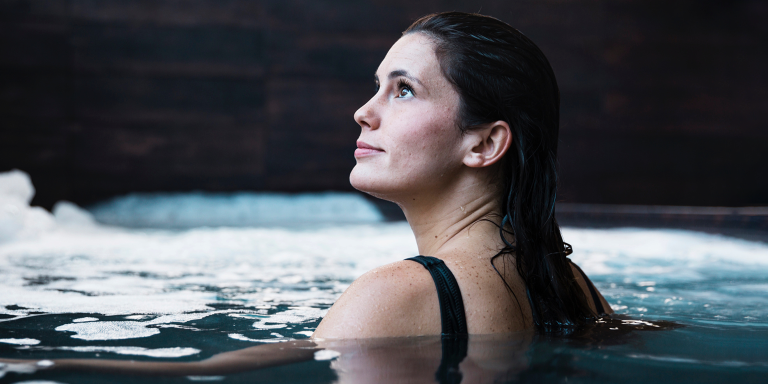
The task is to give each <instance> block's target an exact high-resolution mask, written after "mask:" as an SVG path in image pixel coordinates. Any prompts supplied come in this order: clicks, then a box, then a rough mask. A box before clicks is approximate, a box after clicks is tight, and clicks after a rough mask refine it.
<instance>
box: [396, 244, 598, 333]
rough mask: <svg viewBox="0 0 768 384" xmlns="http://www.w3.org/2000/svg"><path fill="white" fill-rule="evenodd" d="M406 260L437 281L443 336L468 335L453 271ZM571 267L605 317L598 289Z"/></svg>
mask: <svg viewBox="0 0 768 384" xmlns="http://www.w3.org/2000/svg"><path fill="white" fill-rule="evenodd" d="M406 260H413V261H415V262H417V263H419V264H421V265H423V266H424V268H426V269H427V270H428V271H429V273H430V274H431V275H432V280H434V281H435V288H437V299H438V301H440V320H441V323H442V328H443V330H442V334H443V336H449V335H466V334H467V318H466V317H465V315H464V301H463V300H462V299H461V290H460V289H459V284H458V283H457V282H456V278H455V277H453V273H451V270H450V269H448V266H446V265H445V263H444V262H443V261H442V260H440V259H438V258H436V257H432V256H416V257H411V258H408V259H406ZM571 265H573V266H574V267H576V270H577V271H579V273H580V274H581V277H583V278H584V281H586V282H587V288H588V289H589V293H590V295H591V296H592V301H593V302H594V303H595V309H597V314H598V315H600V316H602V315H605V308H603V303H602V302H601V301H600V296H599V295H598V294H597V289H595V286H594V285H593V284H592V281H591V280H589V277H587V275H586V274H585V273H584V271H582V270H581V268H579V266H578V265H576V264H574V263H571Z"/></svg>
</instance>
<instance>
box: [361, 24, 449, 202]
mask: <svg viewBox="0 0 768 384" xmlns="http://www.w3.org/2000/svg"><path fill="white" fill-rule="evenodd" d="M376 84H377V88H378V90H377V91H376V94H375V95H373V97H372V98H371V99H370V100H369V101H368V102H367V103H366V104H365V105H363V106H362V107H360V109H358V110H357V112H355V121H357V123H358V124H360V127H361V128H362V132H361V133H360V138H359V139H358V141H357V146H358V149H357V150H356V151H355V159H356V160H357V165H356V166H355V168H354V169H353V170H352V173H351V174H350V177H349V179H350V182H351V183H352V186H353V187H355V188H356V189H358V190H360V191H363V192H367V193H370V194H372V195H374V196H378V197H382V198H386V199H389V200H395V201H397V202H400V200H402V199H403V198H409V197H411V196H414V198H415V196H417V195H420V194H425V193H427V194H428V193H430V192H434V191H439V190H440V188H445V187H449V185H450V183H451V181H452V176H453V175H455V174H456V173H457V171H458V169H459V168H460V167H461V166H462V158H463V155H462V151H461V150H460V148H461V147H462V135H461V133H460V131H459V129H458V127H457V125H456V116H457V111H458V108H459V95H458V93H456V91H455V90H454V89H453V86H452V85H451V84H450V83H449V82H448V80H447V79H446V78H445V77H444V76H443V74H442V72H441V70H440V65H439V63H438V61H437V56H436V55H435V51H434V43H433V42H432V40H431V39H430V38H429V37H427V36H426V35H424V34H421V33H412V34H409V35H406V36H403V37H402V38H401V39H400V40H398V41H397V42H396V43H395V45H393V46H392V48H391V49H390V50H389V52H388V53H387V56H386V57H385V58H384V60H383V61H382V62H381V65H379V68H378V70H377V71H376Z"/></svg>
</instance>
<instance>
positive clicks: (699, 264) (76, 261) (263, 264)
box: [0, 176, 768, 383]
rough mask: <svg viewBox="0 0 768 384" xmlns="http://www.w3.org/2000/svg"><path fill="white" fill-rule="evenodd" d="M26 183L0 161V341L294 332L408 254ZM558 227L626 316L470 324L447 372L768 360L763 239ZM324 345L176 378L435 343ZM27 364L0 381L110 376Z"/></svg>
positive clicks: (185, 348)
mask: <svg viewBox="0 0 768 384" xmlns="http://www.w3.org/2000/svg"><path fill="white" fill-rule="evenodd" d="M14 177H15V176H14ZM30 188H31V184H29V185H27V184H24V179H23V177H22V178H18V177H15V178H12V180H11V181H8V179H7V178H6V179H3V178H2V177H0V358H3V357H8V358H10V357H15V358H24V357H27V358H35V359H43V358H74V357H85V358H111V359H112V358H114V359H137V360H156V361H160V360H162V361H197V360H200V359H205V358H208V357H210V356H212V355H214V354H217V353H221V352H225V351H232V350H238V349H242V348H246V347H250V346H254V345H260V344H266V343H270V342H280V341H286V340H303V339H306V338H308V337H309V336H310V335H311V333H312V331H313V330H314V329H315V327H316V326H317V324H318V322H319V321H320V319H321V318H322V316H323V315H324V313H325V311H327V309H328V308H329V307H330V305H331V304H332V303H333V302H334V301H335V300H336V298H337V297H338V296H339V295H340V294H341V292H343V291H344V289H346V287H347V286H348V285H349V284H350V283H351V282H352V281H353V280H354V279H355V278H356V277H357V276H359V275H361V274H362V273H364V272H365V271H367V270H370V269H372V268H374V267H376V266H379V265H382V264H385V263H389V262H392V261H396V260H402V259H404V258H407V257H410V256H413V255H415V254H416V246H415V242H414V240H413V237H412V234H411V232H410V229H409V227H408V226H407V224H405V223H383V222H375V221H371V222H367V223H359V224H343V225H342V224H338V223H337V224H334V223H325V224H314V225H303V226H301V227H291V226H285V225H283V226H261V227H250V228H248V227H242V228H236V227H199V228H191V229H185V230H180V229H176V230H168V229H137V228H134V229H126V228H118V227H110V226H105V225H102V224H98V223H97V222H95V221H94V219H93V217H92V216H91V215H90V214H89V213H88V212H86V211H83V210H82V209H79V208H78V207H76V206H74V205H66V204H63V205H59V207H58V208H57V210H56V214H55V215H51V214H49V213H46V212H44V211H42V210H40V209H33V208H30V207H29V205H28V203H29V199H30V198H31V195H30V194H31V189H30ZM303 198H304V199H309V200H305V201H304V203H305V204H311V203H312V202H311V201H310V200H311V196H304V197H303ZM195 199H197V197H196V198H195ZM195 201H196V204H205V201H204V200H199V199H197V200H195ZM201 201H202V202H201ZM355 201H356V203H355V204H358V203H360V200H355ZM224 202H225V201H224ZM216 204H219V205H217V207H219V208H217V210H216V211H215V212H218V213H216V214H217V215H218V214H220V212H222V209H220V208H221V204H223V203H222V201H217V202H216ZM275 204H276V203H275ZM342 205H343V204H342ZM116 206H120V204H116ZM171 208H172V207H171ZM171 208H168V209H167V210H165V211H163V212H172V211H173V210H172V209H171ZM101 209H106V208H103V207H102V208H101ZM271 209H273V210H274V211H279V210H280V207H279V206H272V207H271ZM202 211H203V212H204V211H205V210H204V209H203V210H202ZM223 211H226V209H224V210H223ZM563 236H564V238H565V240H566V241H568V242H569V243H571V244H572V245H573V248H574V254H573V255H572V259H573V260H574V261H575V262H576V263H578V264H579V265H580V266H581V267H582V268H583V269H584V270H585V272H586V273H587V274H589V276H590V278H591V279H592V280H593V282H594V283H595V284H596V285H597V286H598V288H599V289H600V290H601V291H602V292H603V294H604V295H605V297H606V299H607V300H608V301H609V302H610V304H611V306H612V307H613V308H614V309H615V310H616V312H617V313H619V314H623V315H626V316H628V319H630V320H627V319H624V321H628V323H621V320H622V319H618V320H616V321H619V323H616V322H607V323H606V324H602V325H600V327H599V330H598V331H594V330H592V331H589V332H592V333H589V332H587V331H585V332H586V334H581V335H572V337H567V338H564V337H561V338H557V337H541V336H533V335H527V336H520V335H507V336H501V337H487V338H479V337H478V338H470V340H469V344H468V346H467V357H466V359H463V360H462V361H461V363H460V364H459V369H460V370H459V372H460V373H461V375H462V377H463V378H464V381H463V382H482V381H484V380H491V379H490V378H494V379H493V380H496V381H501V382H505V381H510V382H541V381H564V380H565V379H566V378H567V379H568V381H574V380H575V381H581V382H649V381H653V382H676V381H680V380H681V379H682V378H683V377H685V378H686V380H687V381H690V382H718V381H725V380H728V381H736V380H741V381H742V382H759V381H758V380H757V378H759V377H763V376H764V375H765V374H767V373H768V366H766V363H765V362H766V361H768V352H767V351H768V295H766V291H768V245H766V244H764V243H758V242H749V241H744V240H738V239H732V238H727V237H722V236H716V235H707V234H701V233H696V232H687V231H671V230H649V229H632V228H626V229H613V230H595V229H575V228H565V229H564V230H563ZM664 320H666V321H672V322H674V323H676V324H681V325H683V327H679V328H674V329H669V328H670V327H668V326H667V325H668V324H667V325H665V323H663V322H661V321H664ZM632 322H634V323H632ZM659 324H661V325H663V326H662V328H664V329H665V330H664V331H662V332H623V331H622V329H623V328H621V326H628V327H630V326H631V327H635V328H646V329H655V328H654V325H659ZM611 328H617V329H611ZM596 329H598V328H596ZM593 331H594V332H593ZM610 332H613V335H611V334H610ZM606 335H607V336H606ZM617 335H623V336H617ZM342 344H343V343H341V344H340V343H336V344H334V345H333V346H329V347H328V349H327V350H332V351H338V352H340V353H341V354H340V355H339V356H338V357H333V356H332V355H322V354H321V355H318V356H320V357H321V358H319V359H317V360H313V361H308V362H304V363H299V364H293V365H291V366H286V367H274V368H268V369H265V370H261V371H258V372H250V373H249V372H244V373H240V374H232V375H224V376H221V377H213V378H212V377H198V376H194V375H193V376H194V377H193V378H186V377H182V378H178V381H179V382H189V381H190V380H195V381H197V380H219V381H222V380H223V381H225V382H241V381H242V382H292V383H293V382H306V383H315V382H333V381H337V380H338V381H344V380H346V381H348V382H365V381H372V382H385V381H387V380H390V381H389V382H392V381H395V380H399V379H397V378H404V377H411V378H414V379H413V380H414V381H416V382H423V381H420V380H421V379H424V380H425V381H427V382H428V381H429V380H433V379H434V375H435V373H436V372H437V370H438V368H439V367H440V364H441V361H442V360H441V358H442V356H443V350H442V345H443V344H442V342H441V341H440V339H439V338H408V339H404V340H384V341H382V340H368V341H356V342H352V343H349V344H348V345H342ZM329 345H330V344H329ZM329 358H330V360H328V359H329ZM27 368H28V367H27ZM27 368H21V367H12V366H4V367H2V368H0V375H4V376H5V377H4V378H0V380H11V381H18V380H52V381H57V382H64V383H76V382H77V383H80V382H89V381H92V382H115V381H117V382H119V381H120V380H123V379H118V378H115V377H112V376H109V375H106V374H98V375H95V374H94V375H82V374H80V373H77V372H59V373H53V372H45V371H37V372H36V373H23V372H22V371H23V370H24V369H27ZM33 368H34V367H33ZM34 371H35V369H32V371H29V370H28V369H27V371H25V372H34ZM387 378H390V379H387ZM163 380H165V381H170V382H173V381H174V380H177V379H176V378H169V379H163ZM377 380H378V381H377ZM493 380H491V382H493ZM124 381H125V382H131V380H130V379H124Z"/></svg>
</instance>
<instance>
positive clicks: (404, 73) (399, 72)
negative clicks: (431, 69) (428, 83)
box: [373, 69, 424, 87]
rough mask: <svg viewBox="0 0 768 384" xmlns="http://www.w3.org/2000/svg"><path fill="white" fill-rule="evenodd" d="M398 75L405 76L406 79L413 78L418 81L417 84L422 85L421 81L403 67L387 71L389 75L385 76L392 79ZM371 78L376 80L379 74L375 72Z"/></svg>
mask: <svg viewBox="0 0 768 384" xmlns="http://www.w3.org/2000/svg"><path fill="white" fill-rule="evenodd" d="M400 76H402V77H405V78H406V79H409V80H413V81H414V82H416V83H418V84H419V85H421V86H422V87H423V86H424V84H422V83H421V81H420V80H419V79H417V78H415V77H413V76H411V74H409V73H408V71H406V70H404V69H396V70H394V71H392V72H390V73H389V75H388V76H387V78H388V79H389V80H392V79H394V78H396V77H400ZM373 78H374V80H375V81H376V82H378V81H379V75H377V74H374V75H373Z"/></svg>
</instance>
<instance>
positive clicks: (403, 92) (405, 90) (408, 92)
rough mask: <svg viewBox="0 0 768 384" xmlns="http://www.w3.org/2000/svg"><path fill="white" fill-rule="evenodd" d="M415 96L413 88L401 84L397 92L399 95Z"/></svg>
mask: <svg viewBox="0 0 768 384" xmlns="http://www.w3.org/2000/svg"><path fill="white" fill-rule="evenodd" d="M407 96H413V90H411V87H409V86H407V85H401V86H400V90H399V91H398V92H397V97H407Z"/></svg>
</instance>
